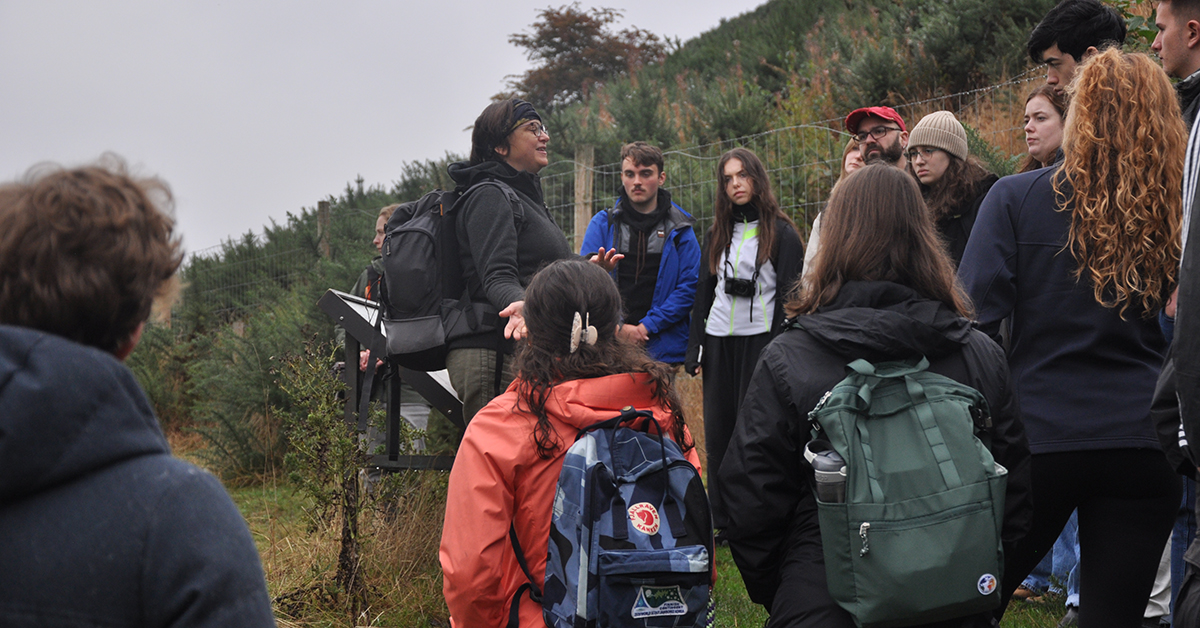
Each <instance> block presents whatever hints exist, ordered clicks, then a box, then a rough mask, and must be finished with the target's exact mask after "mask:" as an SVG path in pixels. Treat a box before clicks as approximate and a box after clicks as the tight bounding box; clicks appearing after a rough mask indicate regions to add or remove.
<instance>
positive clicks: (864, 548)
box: [858, 521, 871, 556]
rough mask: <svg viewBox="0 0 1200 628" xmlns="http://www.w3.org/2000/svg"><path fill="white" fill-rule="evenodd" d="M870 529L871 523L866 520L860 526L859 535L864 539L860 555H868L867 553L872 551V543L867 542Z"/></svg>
mask: <svg viewBox="0 0 1200 628" xmlns="http://www.w3.org/2000/svg"><path fill="white" fill-rule="evenodd" d="M870 529H871V524H869V523H867V522H866V521H864V522H863V523H862V525H860V526H858V536H859V537H860V538H862V541H863V546H862V549H861V550H859V552H858V555H859V556H866V555H867V553H868V552H870V551H871V547H870V545H868V544H867V531H868V530H870Z"/></svg>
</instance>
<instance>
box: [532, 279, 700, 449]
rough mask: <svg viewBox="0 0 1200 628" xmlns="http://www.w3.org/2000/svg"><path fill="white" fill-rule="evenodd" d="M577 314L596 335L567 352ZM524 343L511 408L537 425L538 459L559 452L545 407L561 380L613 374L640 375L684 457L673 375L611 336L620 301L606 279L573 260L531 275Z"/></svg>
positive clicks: (680, 406)
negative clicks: (669, 422) (645, 377)
mask: <svg viewBox="0 0 1200 628" xmlns="http://www.w3.org/2000/svg"><path fill="white" fill-rule="evenodd" d="M576 312H578V313H579V314H580V316H581V317H583V318H584V320H586V321H587V323H586V324H590V325H591V326H593V327H595V328H596V330H597V332H598V336H599V337H598V338H597V340H596V344H594V345H589V344H587V343H586V342H581V343H580V344H579V348H578V350H576V351H575V352H574V353H572V352H571V327H572V321H573V320H574V317H575V313H576ZM524 316H525V327H526V328H527V329H528V330H529V335H528V340H527V341H525V342H522V343H521V344H520V345H519V346H518V348H517V355H516V361H515V362H514V363H513V368H514V370H515V371H516V373H517V408H518V409H522V406H524V408H525V409H527V411H528V412H530V413H531V414H533V415H534V417H536V418H537V424H536V425H535V426H534V430H533V440H534V443H535V444H536V445H537V450H538V455H539V456H540V457H541V458H543V459H549V458H550V457H551V456H553V454H554V452H555V451H557V450H558V448H559V447H560V446H561V443H559V442H558V439H557V437H556V436H555V433H554V428H553V427H552V426H551V425H550V419H549V417H548V416H547V414H546V401H547V400H548V399H549V398H550V393H551V391H552V389H553V388H554V386H556V385H558V384H561V383H563V382H566V381H570V380H575V379H585V378H591V377H604V376H607V375H615V374H618V373H646V374H648V375H650V379H651V381H652V382H653V383H654V395H655V397H656V399H657V400H658V401H659V403H661V404H662V405H664V406H666V407H667V408H670V410H671V417H672V421H673V426H672V430H671V436H672V437H673V438H674V439H675V442H677V443H679V446H680V447H681V448H683V449H684V450H685V451H687V450H689V449H691V447H692V443H691V442H690V441H688V439H687V436H686V433H685V432H684V417H683V403H682V402H681V401H680V399H679V395H678V393H677V392H676V391H675V387H674V385H673V384H672V382H673V378H674V370H673V369H671V367H669V366H667V365H666V364H663V363H661V362H656V361H654V360H653V359H651V358H650V356H649V355H647V354H646V351H645V349H643V348H642V347H641V346H640V345H634V344H631V343H628V342H625V341H624V340H621V339H619V338H618V337H617V335H616V333H617V326H618V325H620V324H621V294H620V293H619V292H618V291H617V285H616V283H615V282H613V280H612V277H610V276H609V275H608V273H606V272H604V270H603V269H601V268H600V267H599V266H596V265H595V264H591V263H589V262H586V261H584V260H582V259H580V258H571V259H563V260H558V261H556V262H553V263H551V264H550V265H548V266H546V267H545V268H543V269H542V270H540V271H538V273H537V274H536V275H534V276H533V279H532V280H531V281H530V282H529V288H527V289H526V290H525V311H524Z"/></svg>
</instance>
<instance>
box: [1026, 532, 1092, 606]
mask: <svg viewBox="0 0 1200 628" xmlns="http://www.w3.org/2000/svg"><path fill="white" fill-rule="evenodd" d="M1077 517H1078V515H1077V514H1076V513H1071V518H1070V519H1068V520H1067V525H1066V526H1064V527H1063V531H1062V533H1060V534H1059V535H1058V540H1056V541H1054V547H1053V548H1052V549H1051V551H1050V552H1048V553H1046V555H1045V556H1044V557H1043V558H1042V561H1041V562H1039V563H1038V564H1037V567H1034V568H1033V571H1031V572H1030V573H1029V576H1028V577H1026V578H1025V581H1024V582H1022V583H1021V585H1022V586H1024V587H1025V588H1026V589H1029V590H1030V591H1036V592H1038V593H1044V592H1046V591H1050V592H1052V593H1062V592H1063V590H1062V587H1064V586H1065V587H1067V604H1070V605H1072V606H1078V605H1079V574H1078V573H1077V570H1076V568H1075V566H1076V564H1077V563H1078V561H1079V541H1078V540H1077V539H1076V531H1077V530H1078V528H1079V523H1078V518H1077ZM1072 578H1073V580H1072ZM1072 596H1074V601H1072Z"/></svg>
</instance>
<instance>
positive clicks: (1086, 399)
mask: <svg viewBox="0 0 1200 628" xmlns="http://www.w3.org/2000/svg"><path fill="white" fill-rule="evenodd" d="M1068 94H1069V95H1070V96H1071V97H1072V101H1071V107H1070V110H1069V112H1068V114H1067V121H1066V130H1065V141H1064V144H1063V153H1064V159H1063V161H1062V163H1061V164H1060V165H1059V166H1058V167H1057V168H1045V169H1040V170H1035V171H1032V172H1027V173H1022V174H1017V175H1014V176H1011V177H1005V178H1003V179H1001V180H1000V181H998V182H997V183H996V185H995V186H994V187H993V188H992V191H991V193H990V194H989V195H988V197H987V198H986V199H985V200H984V203H983V206H982V207H981V208H980V210H979V217H978V219H977V221H976V223H975V230H974V231H973V233H972V235H971V240H970V242H969V243H968V244H967V249H966V252H965V253H964V255H963V261H962V265H961V266H960V267H959V278H960V279H961V281H962V283H963V286H964V287H965V289H966V290H967V293H968V294H969V295H970V296H971V298H972V300H973V301H974V303H975V307H976V310H977V312H978V320H979V324H980V327H981V328H982V329H983V331H985V332H987V333H989V334H991V335H993V337H994V336H996V335H997V334H998V332H999V327H1000V322H1001V321H1002V320H1003V319H1005V318H1006V317H1011V319H1012V344H1011V350H1010V351H1009V355H1008V360H1009V366H1010V368H1011V370H1012V375H1013V381H1014V382H1015V386H1016V389H1017V396H1018V398H1019V399H1020V407H1021V416H1022V419H1023V421H1024V422H1025V427H1026V430H1027V433H1028V437H1029V446H1030V450H1031V451H1032V453H1033V462H1032V489H1033V502H1034V505H1035V509H1034V516H1033V525H1032V528H1031V530H1030V532H1029V534H1028V536H1026V538H1025V539H1024V540H1023V541H1022V542H1021V543H1020V544H1019V545H1018V546H1017V547H1016V549H1015V551H1013V552H1008V553H1007V554H1006V555H1005V569H1004V579H1005V582H1004V585H1003V591H1005V602H1007V597H1008V596H1009V595H1010V592H1012V591H1013V590H1015V589H1016V587H1017V585H1018V584H1020V583H1021V581H1022V579H1024V578H1025V576H1026V575H1027V574H1028V573H1029V572H1030V570H1031V569H1032V568H1033V567H1034V565H1036V564H1037V562H1038V560H1039V559H1040V558H1041V557H1042V555H1044V554H1045V552H1046V551H1048V550H1049V549H1050V547H1051V545H1052V544H1053V543H1054V539H1055V537H1057V536H1058V533H1059V531H1061V530H1062V529H1063V524H1064V523H1066V521H1067V518H1068V517H1069V516H1070V514H1071V511H1072V510H1074V509H1076V508H1078V510H1079V515H1078V516H1079V543H1080V548H1081V556H1082V561H1081V563H1080V583H1081V591H1080V596H1081V599H1086V600H1087V604H1084V605H1083V606H1081V608H1080V613H1079V621H1080V625H1084V626H1136V625H1138V624H1139V623H1140V622H1141V619H1142V612H1143V610H1144V609H1145V605H1146V600H1147V598H1148V597H1149V595H1150V590H1151V585H1152V584H1153V582H1154V575H1155V572H1156V570H1157V566H1158V562H1159V557H1160V556H1161V555H1162V549H1163V545H1164V544H1165V543H1166V540H1167V537H1168V535H1169V534H1170V531H1171V525H1172V522H1173V520H1174V515H1175V511H1176V510H1177V509H1178V505H1179V497H1180V484H1179V478H1178V476H1176V475H1175V473H1174V471H1173V469H1172V468H1171V466H1170V465H1169V464H1168V463H1167V460H1166V457H1165V456H1164V455H1163V452H1162V449H1161V447H1160V445H1159V442H1158V438H1157V437H1156V435H1155V432H1154V429H1153V427H1152V424H1151V422H1150V420H1149V411H1150V401H1151V397H1152V396H1153V393H1154V386H1155V382H1156V380H1157V378H1158V372H1159V369H1160V367H1161V365H1162V361H1163V354H1164V353H1165V351H1166V341H1165V340H1164V338H1163V334H1162V330H1161V329H1160V328H1159V326H1158V321H1157V319H1156V317H1157V315H1158V312H1159V311H1160V310H1161V309H1162V307H1163V305H1164V304H1165V303H1166V300H1167V297H1168V296H1169V295H1170V294H1171V291H1172V289H1173V288H1174V286H1175V281H1176V271H1177V268H1178V264H1179V250H1180V245H1179V230H1180V206H1181V199H1180V194H1179V190H1180V189H1181V186H1182V180H1183V179H1182V177H1183V167H1182V166H1183V154H1184V147H1185V142H1186V133H1185V131H1184V125H1183V121H1182V119H1181V118H1180V114H1179V103H1178V101H1177V99H1176V97H1175V93H1174V90H1173V89H1172V87H1171V82H1170V80H1168V78H1167V76H1166V74H1165V73H1164V72H1163V71H1162V69H1161V68H1159V67H1158V66H1157V65H1156V64H1155V63H1154V62H1153V61H1151V60H1150V58H1149V57H1147V56H1146V55H1142V54H1126V53H1122V52H1120V51H1119V50H1116V49H1111V50H1107V51H1105V52H1101V53H1097V54H1096V55H1095V56H1093V57H1090V58H1089V59H1088V60H1087V61H1085V62H1084V63H1083V65H1082V67H1081V68H1080V70H1079V72H1078V73H1076V75H1075V80H1074V82H1073V83H1072V84H1071V87H1070V88H1069V92H1068ZM1131 94H1136V95H1137V98H1131V97H1130V95H1131ZM998 612H999V613H1001V614H1002V613H1003V607H1002V608H1001V610H1000V611H998Z"/></svg>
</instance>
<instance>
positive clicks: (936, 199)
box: [905, 145, 992, 222]
mask: <svg viewBox="0 0 1200 628" xmlns="http://www.w3.org/2000/svg"><path fill="white" fill-rule="evenodd" d="M910 148H911V145H910ZM943 152H946V156H947V157H949V158H950V164H949V165H948V166H946V172H944V173H942V176H941V178H939V179H938V180H937V181H935V182H934V184H933V185H931V186H930V185H925V184H924V183H921V181H920V179H917V175H916V173H915V172H913V170H912V162H909V163H908V165H907V166H905V169H906V170H907V171H908V173H909V174H910V175H912V178H913V180H914V181H916V182H917V186H918V187H919V188H920V189H921V196H922V197H923V198H924V199H925V204H926V205H927V206H928V207H929V212H930V214H931V215H932V216H933V220H934V221H935V222H936V221H938V220H941V219H942V217H944V216H949V215H951V213H952V212H954V211H955V210H957V209H958V208H959V207H962V206H963V205H964V204H966V203H969V202H971V201H974V200H975V197H976V196H978V195H979V182H980V181H983V180H984V179H986V178H988V177H989V176H991V175H992V173H990V172H988V170H987V168H984V167H983V164H981V163H979V159H977V158H976V157H975V156H974V155H967V158H966V159H959V158H958V156H956V155H951V154H950V153H949V152H948V151H943Z"/></svg>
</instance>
